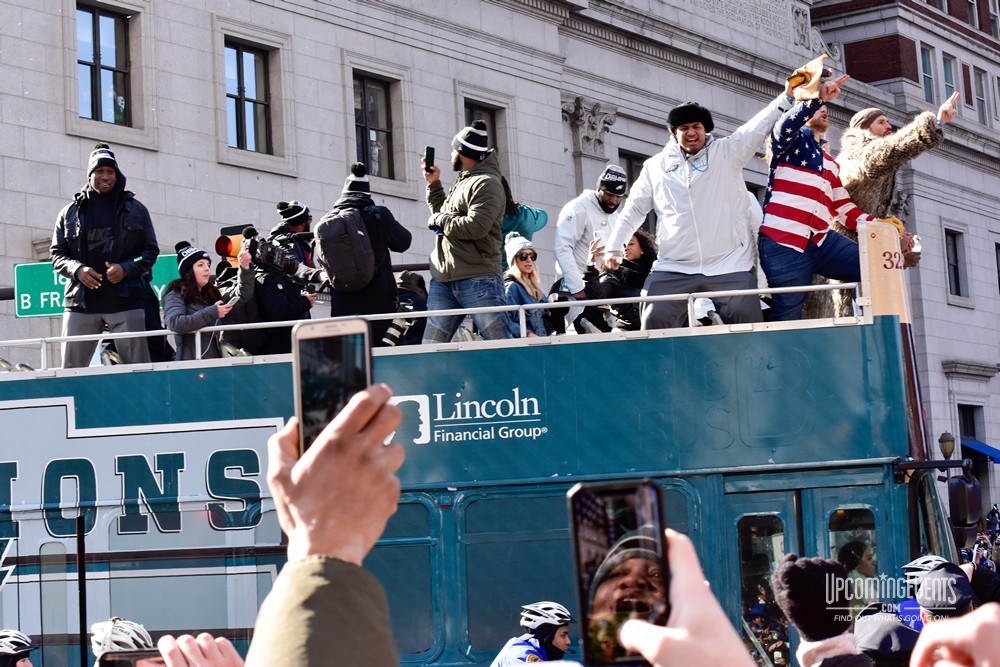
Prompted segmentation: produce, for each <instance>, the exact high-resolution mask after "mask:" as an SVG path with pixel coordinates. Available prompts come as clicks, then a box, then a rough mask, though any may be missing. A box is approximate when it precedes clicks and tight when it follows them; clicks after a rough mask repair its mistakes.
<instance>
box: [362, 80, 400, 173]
mask: <svg viewBox="0 0 1000 667" xmlns="http://www.w3.org/2000/svg"><path fill="white" fill-rule="evenodd" d="M389 93H390V91H389V82H388V81H384V80H382V79H375V78H372V77H370V76H365V75H363V74H357V73H355V75H354V137H355V140H356V141H357V147H358V150H357V156H358V162H364V163H365V165H366V166H367V167H368V173H369V174H371V175H372V176H379V177H381V178H393V164H392V116H391V112H390V105H391V98H390V94H389Z"/></svg>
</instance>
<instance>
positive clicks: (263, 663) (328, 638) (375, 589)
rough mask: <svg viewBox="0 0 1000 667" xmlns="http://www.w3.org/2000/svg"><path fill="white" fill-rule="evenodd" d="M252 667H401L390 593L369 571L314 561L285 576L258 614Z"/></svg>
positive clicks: (324, 560)
mask: <svg viewBox="0 0 1000 667" xmlns="http://www.w3.org/2000/svg"><path fill="white" fill-rule="evenodd" d="M246 664H247V667H307V666H308V665H365V667H397V666H398V665H399V657H398V655H397V654H396V647H395V644H393V641H392V625H391V623H390V620H389V605H388V603H387V602H386V598H385V591H383V590H382V586H381V584H379V582H378V580H376V579H375V577H374V576H373V575H372V574H371V573H370V572H368V571H367V570H365V569H363V568H360V567H358V566H356V565H352V564H350V563H347V562H344V561H342V560H337V559H335V558H323V557H312V558H307V559H304V560H301V561H297V562H294V563H288V564H286V565H285V567H284V568H282V570H281V574H280V575H278V579H277V580H276V581H275V582H274V588H272V589H271V592H270V594H269V595H268V596H267V599H265V600H264V604H262V605H261V607H260V611H259V612H258V614H257V624H256V625H255V626H254V635H253V640H252V641H251V642H250V651H249V653H248V654H247V661H246Z"/></svg>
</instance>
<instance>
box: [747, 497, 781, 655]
mask: <svg viewBox="0 0 1000 667" xmlns="http://www.w3.org/2000/svg"><path fill="white" fill-rule="evenodd" d="M736 534H737V538H738V543H739V551H740V593H741V599H742V612H743V613H742V616H743V621H744V622H743V638H744V642H745V643H746V646H747V650H748V651H750V654H751V655H752V656H753V658H754V660H756V661H757V664H758V665H767V666H770V665H788V664H791V660H790V659H789V654H788V620H787V619H786V618H785V616H784V614H782V613H781V610H780V609H779V608H778V605H777V604H776V603H775V602H774V594H773V593H772V592H771V573H772V572H774V569H775V568H776V567H777V566H778V562H779V561H780V560H781V559H782V558H784V557H785V527H784V524H783V523H782V521H781V519H780V518H778V517H776V516H773V515H762V514H756V515H754V514H751V515H748V516H744V517H742V518H741V519H740V520H739V522H738V523H737V524H736Z"/></svg>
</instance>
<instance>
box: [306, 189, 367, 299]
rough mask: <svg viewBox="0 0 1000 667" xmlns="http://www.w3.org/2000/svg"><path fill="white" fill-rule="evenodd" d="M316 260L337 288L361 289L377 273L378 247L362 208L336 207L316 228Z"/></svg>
mask: <svg viewBox="0 0 1000 667" xmlns="http://www.w3.org/2000/svg"><path fill="white" fill-rule="evenodd" d="M313 234H314V236H315V238H316V244H315V247H314V249H313V252H314V253H315V259H316V262H317V263H318V264H319V266H321V267H322V268H323V269H325V270H326V275H327V276H328V277H329V279H330V284H331V285H332V286H333V289H334V290H336V291H338V292H357V291H358V290H360V289H364V288H365V287H366V286H367V285H368V283H370V282H371V281H372V278H373V277H374V276H375V268H376V266H375V251H374V250H373V249H372V243H371V239H370V238H369V236H368V227H367V226H366V225H365V219H364V216H363V215H362V212H361V210H359V209H356V208H335V209H333V210H331V211H330V212H328V213H327V214H326V215H324V216H323V217H322V218H320V221H319V223H318V224H317V225H316V227H315V229H314V230H313Z"/></svg>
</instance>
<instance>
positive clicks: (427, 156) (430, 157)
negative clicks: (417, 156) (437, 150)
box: [424, 146, 434, 173]
mask: <svg viewBox="0 0 1000 667" xmlns="http://www.w3.org/2000/svg"><path fill="white" fill-rule="evenodd" d="M433 166H434V147H433V146H424V171H426V172H428V173H430V171H431V167H433Z"/></svg>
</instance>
